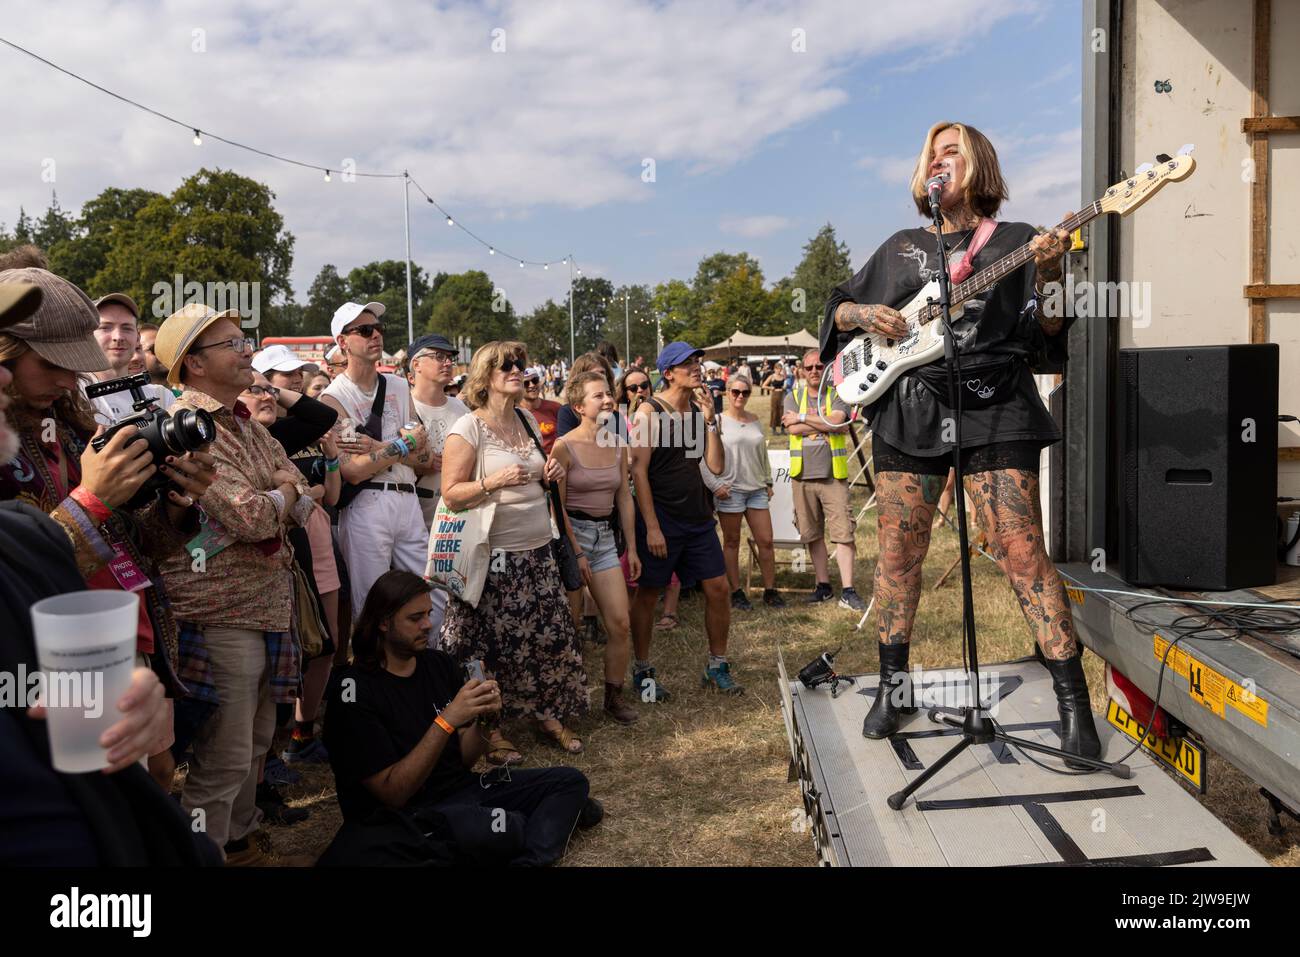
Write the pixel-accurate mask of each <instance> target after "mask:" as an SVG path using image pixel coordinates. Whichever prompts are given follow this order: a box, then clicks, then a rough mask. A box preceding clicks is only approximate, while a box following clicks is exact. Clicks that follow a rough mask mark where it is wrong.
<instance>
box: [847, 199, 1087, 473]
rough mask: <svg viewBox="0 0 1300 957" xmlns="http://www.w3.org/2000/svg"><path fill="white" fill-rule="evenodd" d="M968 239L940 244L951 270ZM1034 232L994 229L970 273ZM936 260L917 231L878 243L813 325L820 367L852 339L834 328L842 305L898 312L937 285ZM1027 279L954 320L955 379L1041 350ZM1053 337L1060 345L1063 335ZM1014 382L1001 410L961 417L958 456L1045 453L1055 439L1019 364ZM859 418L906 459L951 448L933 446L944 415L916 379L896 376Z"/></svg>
mask: <svg viewBox="0 0 1300 957" xmlns="http://www.w3.org/2000/svg"><path fill="white" fill-rule="evenodd" d="M973 232H974V231H973V230H959V231H956V232H952V233H945V234H944V244H945V248H946V249H948V251H949V254H948V260H949V269H950V270H951V269H953V268H955V267H956V266H957V264H958V263H959V262H960V261H961V260H962V259H964V258H965V255H966V252H965V251H966V249H967V248H968V247H969V245H970V243H971V242H972V241H973V239H972V236H973ZM1036 232H1037V230H1036V229H1035V228H1034V227H1033V226H1031V225H1029V224H1028V223H999V224H998V226H997V228H996V229H995V230H994V231H993V235H992V236H990V237H989V240H988V242H987V243H985V244H984V247H983V248H982V249H981V250H980V251H979V252H978V253H977V254H976V256H975V258H974V260H973V261H972V266H973V267H974V270H975V271H976V272H978V271H979V270H980V269H982V268H985V267H987V266H990V265H992V264H993V263H995V262H997V261H998V260H999V259H1001V258H1002V257H1003V256H1005V255H1007V254H1008V253H1011V252H1014V251H1015V250H1016V249H1018V248H1020V247H1021V246H1023V245H1024V244H1025V243H1027V242H1029V241H1030V240H1031V239H1032V238H1033V237H1034V235H1035V233H1036ZM937 255H938V250H937V248H936V243H935V237H934V234H933V233H930V232H927V231H926V230H925V229H923V228H917V229H903V230H899V231H898V232H896V233H894V235H892V236H890V237H889V239H887V240H885V242H884V243H883V244H882V245H881V246H880V248H879V249H877V250H876V251H875V253H873V254H872V256H871V258H870V259H869V260H867V263H866V265H865V266H863V267H862V268H861V269H860V270H858V272H857V274H856V275H855V276H854V277H853V278H852V279H850V280H849V281H848V282H845V283H841V284H840V285H839V286H836V287H835V289H834V290H833V291H832V292H831V296H830V299H829V300H828V301H827V304H826V314H825V316H824V317H823V319H822V328H821V347H822V359H823V360H824V361H826V362H830V361H831V360H832V359H833V358H834V357H835V355H836V353H838V352H839V351H841V350H842V349H843V348H844V347H845V346H847V345H848V344H849V342H850V341H851V340H852V338H853V335H852V333H847V332H840V331H839V330H838V329H836V328H835V310H836V309H837V308H839V305H840V304H841V303H843V302H854V303H860V304H862V305H874V304H883V305H886V306H890V307H892V308H895V309H901V308H902V307H903V306H905V305H907V303H908V302H909V301H910V300H911V299H912V297H913V296H915V295H916V294H917V293H918V292H920V291H921V289H922V288H924V286H925V285H926V283H928V282H929V281H930V280H931V279H934V278H936V277H937V275H938V273H937V272H936V271H935V269H934V265H933V263H934V258H935V256H937ZM1034 275H1035V272H1034V264H1033V261H1032V260H1031V261H1030V262H1028V263H1026V264H1025V265H1024V266H1021V267H1020V268H1019V269H1017V270H1015V271H1014V272H1012V273H1010V274H1009V275H1007V276H1005V277H1003V279H1002V280H1000V281H999V282H998V283H997V284H996V285H994V286H993V287H992V288H991V289H986V290H985V291H984V292H982V293H980V294H979V295H978V296H975V297H972V298H971V299H968V300H966V302H965V303H964V305H963V312H962V314H961V316H960V317H958V319H957V320H956V321H955V322H954V323H953V329H954V331H955V333H956V335H957V352H958V355H959V356H960V358H961V365H962V370H963V376H967V375H968V371H969V369H970V368H972V367H973V366H974V364H976V363H981V362H994V361H996V360H997V359H998V358H1000V357H1006V358H1011V357H1017V358H1019V359H1021V360H1024V359H1027V358H1028V357H1030V356H1032V355H1034V354H1035V353H1037V352H1038V351H1039V350H1040V349H1041V348H1042V345H1043V341H1044V333H1043V331H1042V327H1041V326H1040V324H1039V321H1038V309H1037V304H1036V302H1035V300H1034ZM1058 335H1064V330H1062V332H1061V333H1058ZM945 362H946V360H945V359H944V358H943V357H942V356H940V358H939V359H938V360H937V362H936V363H935V365H937V366H939V367H940V368H942V366H943V364H944V363H945ZM1016 376H1017V378H1016V383H1015V388H1014V389H1013V390H1012V392H1011V394H1010V397H1009V398H1008V400H1007V401H1005V402H1001V403H998V404H995V405H990V406H988V407H986V408H983V409H971V408H968V407H967V408H963V410H962V421H961V432H962V435H961V444H962V446H963V447H964V448H972V447H975V446H980V445H988V444H990V443H993V442H1009V441H1017V440H1034V441H1038V442H1039V443H1040V444H1042V445H1049V444H1051V443H1052V442H1056V441H1058V440H1059V439H1060V438H1061V432H1060V430H1059V429H1058V428H1057V427H1056V423H1055V422H1054V421H1053V420H1052V417H1051V414H1050V413H1049V412H1048V411H1047V408H1046V406H1044V405H1043V400H1042V398H1041V397H1040V396H1039V394H1038V389H1037V387H1036V385H1035V384H1034V377H1033V374H1032V372H1030V370H1029V367H1028V365H1027V364H1026V363H1025V362H1024V361H1020V362H1019V363H1018V371H1017V373H1016ZM864 414H865V417H866V419H867V421H868V422H869V423H870V424H871V428H872V431H874V432H876V433H877V434H879V435H880V437H881V438H883V439H884V440H885V441H887V442H888V443H889V444H890V445H893V446H895V447H897V448H899V449H902V450H903V451H904V452H907V453H909V454H911V455H921V456H933V455H940V454H942V453H944V452H949V451H951V449H952V444H951V443H949V442H944V441H942V435H943V432H944V428H943V424H944V419H945V418H947V417H948V416H950V415H951V412H950V411H949V410H948V409H947V408H946V407H945V406H944V405H943V404H941V403H940V402H939V400H938V399H937V398H936V397H935V395H934V393H933V392H931V391H930V390H929V389H928V388H927V387H926V386H925V385H923V384H922V383H921V381H920V380H919V379H918V377H917V375H916V372H915V371H909V372H905V373H903V374H902V375H901V376H899V378H898V380H897V381H896V382H895V383H894V385H893V386H892V387H891V388H890V389H889V390H888V391H887V392H886V393H885V394H884V395H883V396H881V398H880V399H879V401H877V402H875V403H874V404H873V405H871V406H870V407H868V408H867V409H866V410H865V412H864Z"/></svg>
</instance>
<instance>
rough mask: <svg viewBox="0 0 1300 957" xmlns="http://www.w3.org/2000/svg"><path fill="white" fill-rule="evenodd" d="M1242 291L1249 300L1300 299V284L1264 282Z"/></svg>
mask: <svg viewBox="0 0 1300 957" xmlns="http://www.w3.org/2000/svg"><path fill="white" fill-rule="evenodd" d="M1241 289H1242V295H1243V296H1245V297H1246V298H1247V299H1300V283H1279V282H1263V283H1257V284H1253V285H1249V286H1242V287H1241Z"/></svg>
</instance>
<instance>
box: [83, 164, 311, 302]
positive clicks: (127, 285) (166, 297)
mask: <svg viewBox="0 0 1300 957" xmlns="http://www.w3.org/2000/svg"><path fill="white" fill-rule="evenodd" d="M274 199H275V194H274V193H273V192H271V190H270V189H269V188H268V187H266V186H265V185H263V184H262V183H259V182H257V181H256V180H252V179H249V178H248V177H246V176H240V175H239V174H237V173H233V172H230V171H228V170H220V169H217V170H208V169H201V170H199V171H198V172H197V173H195V174H194V175H193V176H190V177H188V178H187V179H186V180H185V181H184V182H183V183H182V184H181V185H180V186H179V187H178V188H177V189H176V190H175V191H174V192H173V193H172V194H171V195H170V196H166V197H161V196H160V197H156V198H154V199H152V200H150V201H149V202H148V203H146V204H145V205H144V207H143V208H141V209H140V210H139V212H137V213H136V215H135V216H134V217H133V218H132V219H131V220H129V221H126V222H123V223H120V224H119V226H118V227H117V228H116V229H115V230H114V236H113V241H112V243H111V245H110V247H109V250H108V255H107V257H106V260H105V263H104V266H103V268H101V269H100V270H99V271H98V272H97V273H96V274H95V275H94V277H93V278H92V279H91V280H90V283H89V285H90V290H88V291H91V292H96V293H102V292H109V291H119V292H125V293H127V294H129V295H130V296H131V297H132V298H135V299H136V301H137V302H139V303H141V308H142V311H143V312H144V313H145V314H146V315H150V314H152V315H153V316H155V317H160V318H163V317H166V315H167V314H168V311H169V310H173V309H176V308H179V306H180V305H181V304H182V303H180V302H177V301H176V300H175V296H174V282H175V278H176V277H178V276H179V277H180V279H181V282H182V284H183V285H182V298H184V299H190V298H191V295H190V294H189V293H187V292H186V291H185V289H184V284H190V283H199V284H202V285H203V287H204V289H205V292H208V293H211V291H212V290H213V288H215V289H216V295H215V296H214V295H205V297H204V298H206V299H214V298H215V299H219V298H220V297H221V296H224V297H227V298H226V302H227V307H228V308H229V307H230V305H229V304H230V297H233V296H236V295H238V296H239V298H240V299H241V301H242V302H243V303H245V304H248V305H251V304H252V303H254V302H255V303H256V305H257V307H258V310H259V318H260V310H263V309H266V308H267V307H270V306H274V305H277V304H283V303H285V302H288V301H290V299H291V297H292V294H293V290H292V288H291V286H290V284H289V270H290V268H291V267H292V264H293V242H294V239H293V235H292V234H290V233H288V232H286V231H285V230H284V218H283V217H282V216H281V215H280V214H279V213H278V212H276V210H275V207H274V205H272V201H273V200H274ZM254 283H256V284H257V285H256V286H253V285H252V284H254ZM209 284H213V286H209ZM145 303H149V304H150V305H148V306H146V305H144V304H145ZM208 304H209V305H214V306H215V305H220V302H219V301H213V302H209V303H208ZM247 328H254V327H253V326H252V325H249V326H247Z"/></svg>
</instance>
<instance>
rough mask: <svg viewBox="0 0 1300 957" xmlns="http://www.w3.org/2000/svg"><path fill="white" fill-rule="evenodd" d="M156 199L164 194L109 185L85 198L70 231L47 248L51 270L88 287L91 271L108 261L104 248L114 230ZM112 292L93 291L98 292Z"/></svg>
mask: <svg viewBox="0 0 1300 957" xmlns="http://www.w3.org/2000/svg"><path fill="white" fill-rule="evenodd" d="M156 199H165V197H164V196H162V194H160V193H155V192H153V191H152V190H147V189H118V188H116V187H109V188H108V189H106V190H104V191H103V192H102V193H100V194H99V195H98V196H96V197H95V198H94V199H88V200H86V202H85V204H84V205H83V206H82V207H81V213H80V215H79V216H78V217H77V220H76V228H75V231H74V234H73V235H72V236H71V237H70V238H68V239H66V240H64V241H61V242H56V243H54V244H53V245H52V246H51V247H50V249H49V257H50V269H51V271H53V272H56V273H58V274H59V275H60V276H63V277H65V278H67V279H69V280H70V281H72V282H74V283H76V284H77V285H78V286H80V287H81V288H83V289H87V290H89V289H90V287H91V280H92V279H94V277H95V274H96V273H98V272H99V271H100V270H101V269H103V268H104V265H105V263H107V262H108V250H109V248H110V247H111V246H112V245H113V243H114V242H115V241H116V240H117V238H118V230H119V229H120V228H121V227H122V225H123V224H124V223H129V222H131V221H132V220H134V219H135V217H136V214H137V213H139V212H140V210H142V209H143V208H144V207H145V206H147V205H148V204H149V203H150V202H152V201H153V200H156ZM114 291H115V290H111V289H109V290H97V292H99V293H100V294H102V293H105V292H114Z"/></svg>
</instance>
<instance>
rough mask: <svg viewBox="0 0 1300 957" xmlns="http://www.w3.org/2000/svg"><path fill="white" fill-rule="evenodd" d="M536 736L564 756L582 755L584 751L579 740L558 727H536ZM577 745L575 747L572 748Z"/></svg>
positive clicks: (561, 727) (574, 735)
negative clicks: (561, 752) (557, 749)
mask: <svg viewBox="0 0 1300 957" xmlns="http://www.w3.org/2000/svg"><path fill="white" fill-rule="evenodd" d="M537 733H538V736H539V737H541V739H542V740H543V741H545V742H546V743H547V744H549V745H551V746H553V747H556V748H559V749H560V750H561V751H563V752H564V753H565V754H582V752H583V751H584V750H585V748H584V747H583V744H582V741H581V739H580V738H579V737H578V736H577V735H576V734H574V733H573V732H572V731H570V730H569V729H568V728H566V727H565V726H564V725H560V726H559V727H558V728H548V727H546V726H545V725H541V724H539V725H537ZM574 745H577V747H574Z"/></svg>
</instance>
